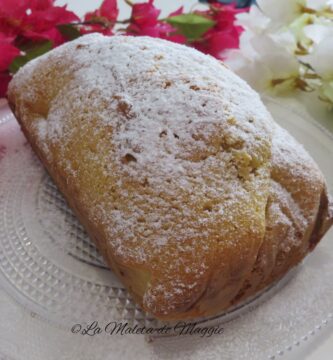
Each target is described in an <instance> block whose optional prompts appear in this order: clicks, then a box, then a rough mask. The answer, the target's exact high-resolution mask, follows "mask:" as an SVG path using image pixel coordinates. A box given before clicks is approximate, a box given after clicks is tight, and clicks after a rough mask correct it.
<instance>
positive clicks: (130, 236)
mask: <svg viewBox="0 0 333 360" xmlns="http://www.w3.org/2000/svg"><path fill="white" fill-rule="evenodd" d="M40 79H42V81H43V84H41V83H40V82H41V80H40ZM44 82H45V86H44ZM36 83H37V84H38V83H39V85H36V86H32V84H36ZM44 87H45V92H43V94H42V95H41V94H40V88H44ZM11 88H12V90H15V88H23V89H24V91H21V96H22V99H20V101H21V102H22V103H24V104H27V105H29V107H30V108H31V107H32V108H35V112H36V114H37V115H36V116H35V117H34V119H33V125H31V126H32V131H34V132H35V133H36V138H37V140H36V141H37V143H38V145H39V147H40V148H41V149H42V151H43V152H44V156H45V157H46V158H47V159H48V162H49V163H50V166H51V167H54V169H56V171H57V172H58V173H62V174H65V175H66V181H67V184H68V186H71V187H72V188H71V191H72V192H73V193H75V194H76V197H77V198H78V200H79V201H80V203H81V204H82V206H83V208H84V211H85V212H86V213H87V216H88V217H89V218H90V219H91V221H92V222H94V224H97V225H98V226H99V227H100V228H101V229H102V231H103V233H104V236H105V237H106V238H107V239H108V240H109V247H110V249H111V250H110V253H111V255H112V257H116V258H117V261H119V262H120V263H123V264H126V265H127V266H130V267H131V266H133V267H136V266H140V267H141V268H142V269H144V271H145V272H146V273H147V274H148V275H149V276H150V275H151V274H153V275H154V276H153V278H151V280H150V282H149V284H148V288H147V289H146V292H145V295H144V300H143V301H144V305H145V306H146V308H147V309H148V310H151V311H152V312H159V313H160V314H161V313H162V314H163V313H170V312H172V311H173V310H177V309H179V306H180V304H179V300H177V299H179V298H181V299H182V300H181V302H182V304H183V306H187V307H188V306H190V305H191V304H192V303H193V302H195V301H196V299H198V298H199V297H200V296H201V295H202V293H203V291H204V290H205V288H206V286H207V282H208V279H209V277H210V276H211V274H212V272H214V271H216V272H220V273H221V274H223V272H224V271H227V270H226V269H227V268H226V267H223V266H226V261H225V260H223V259H224V256H225V255H224V254H225V253H227V252H228V251H230V254H235V255H234V256H235V258H234V259H231V258H229V259H228V261H230V263H231V264H233V266H234V267H235V268H237V269H238V270H239V268H241V269H242V266H243V267H244V268H243V269H242V271H243V272H244V273H246V272H248V271H249V270H250V268H249V264H252V263H253V262H254V260H255V257H256V254H257V250H258V248H259V246H260V244H261V242H262V239H263V236H264V232H265V207H266V202H267V198H268V194H269V187H270V166H271V138H272V130H273V129H274V123H273V121H272V118H271V116H270V114H269V113H268V112H267V110H266V109H265V107H264V105H263V104H262V102H261V101H260V98H259V96H258V94H256V93H255V92H254V91H253V90H252V89H250V87H249V86H248V85H247V84H246V83H245V82H244V81H242V80H241V79H239V78H238V77H237V76H236V75H234V74H233V73H232V72H231V71H229V70H228V69H227V68H226V67H225V66H224V65H223V64H222V63H220V62H219V61H217V60H216V59H213V58H211V57H209V56H206V55H203V54H201V53H199V52H197V51H196V50H193V49H191V48H187V47H184V46H181V45H177V44H172V43H168V42H166V41H163V40H160V39H152V38H146V37H140V38H133V37H121V36H113V37H104V36H102V35H99V34H94V35H89V36H84V37H82V38H80V39H78V40H76V41H73V42H71V43H68V44H66V45H64V46H62V47H59V48H57V49H55V50H54V51H52V52H51V53H49V54H46V55H45V56H43V57H41V58H39V59H37V60H35V61H32V62H31V63H29V64H28V65H27V66H25V67H24V68H23V69H22V70H20V72H19V73H18V75H17V76H16V77H15V79H14V81H13V82H12V84H11ZM25 116H26V115H25V114H24V113H23V112H22V118H23V121H24V120H25V118H24V117H25ZM279 149H280V147H279V140H278V139H277V146H276V149H275V153H276V154H277V157H276V158H275V159H276V162H277V163H279V164H280V165H281V168H283V164H284V163H283V161H284V158H283V154H282V153H280V152H279V151H280V150H279ZM297 151H298V150H297ZM295 162H297V161H296V160H295ZM301 163H302V164H303V160H302V161H301ZM297 169H300V170H299V171H300V172H302V170H301V167H300V166H298V167H297ZM297 211H301V210H297ZM302 216H303V215H302V214H300V218H302ZM280 220H281V219H280ZM286 221H287V220H286ZM230 249H233V250H234V251H233V252H231V250H230ZM236 254H237V256H236ZM246 256H247V257H248V258H246ZM252 258H253V259H252ZM242 259H243V260H242ZM244 259H247V261H245V260H244ZM162 269H163V270H162ZM228 271H231V272H232V271H233V268H232V266H231V268H228ZM239 271H241V270H239ZM225 276H226V277H227V276H228V274H227V273H225ZM157 308H158V309H157Z"/></svg>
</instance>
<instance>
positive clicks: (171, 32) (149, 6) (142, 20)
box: [126, 0, 186, 44]
mask: <svg viewBox="0 0 333 360" xmlns="http://www.w3.org/2000/svg"><path fill="white" fill-rule="evenodd" d="M182 12H183V7H180V8H179V9H178V10H176V11H175V12H173V13H171V14H170V15H169V17H170V16H176V15H180V14H182ZM160 13H161V10H159V9H157V8H156V7H155V6H154V0H149V2H148V3H139V4H134V5H133V7H132V15H131V23H130V25H129V26H128V27H127V29H126V31H127V33H128V34H131V35H138V36H151V37H155V38H161V39H166V40H170V41H173V42H177V43H182V44H183V43H185V42H186V38H185V37H184V36H183V35H179V34H177V32H176V29H175V28H174V27H172V26H171V25H170V24H167V23H165V22H163V21H159V20H158V17H159V15H160Z"/></svg>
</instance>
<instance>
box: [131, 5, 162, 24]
mask: <svg viewBox="0 0 333 360" xmlns="http://www.w3.org/2000/svg"><path fill="white" fill-rule="evenodd" d="M160 13H161V10H159V9H157V8H156V7H155V6H154V0H149V1H148V3H139V4H134V5H133V7H132V16H131V23H132V24H134V25H136V26H138V27H151V26H154V25H156V24H157V22H158V17H159V15H160Z"/></svg>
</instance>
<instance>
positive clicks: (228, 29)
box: [193, 3, 248, 59]
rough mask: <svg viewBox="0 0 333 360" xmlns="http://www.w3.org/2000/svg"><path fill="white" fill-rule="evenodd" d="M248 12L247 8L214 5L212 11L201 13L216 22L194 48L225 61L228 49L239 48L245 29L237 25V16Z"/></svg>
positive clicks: (232, 5) (194, 44)
mask: <svg viewBox="0 0 333 360" xmlns="http://www.w3.org/2000/svg"><path fill="white" fill-rule="evenodd" d="M245 11H248V9H247V8H243V9H237V8H236V5H235V4H231V5H222V4H219V3H214V4H212V7H211V9H210V10H207V11H202V12H200V14H201V15H204V16H207V17H209V18H211V19H212V20H214V21H215V23H216V24H215V26H214V27H213V28H212V29H210V30H208V31H207V32H206V33H205V34H204V36H203V38H202V39H201V40H199V41H196V42H195V43H193V46H194V47H195V48H196V49H198V50H200V51H202V52H204V53H206V54H210V55H212V56H214V57H216V58H219V59H223V57H224V52H225V50H227V49H234V48H238V47H239V37H240V34H241V33H242V31H243V28H242V27H240V26H237V25H235V20H236V15H237V14H239V13H242V12H245Z"/></svg>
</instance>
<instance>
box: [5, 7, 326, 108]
mask: <svg viewBox="0 0 333 360" xmlns="http://www.w3.org/2000/svg"><path fill="white" fill-rule="evenodd" d="M120 2H123V3H126V4H127V6H128V7H129V8H130V16H129V17H128V18H120V16H119V3H120ZM92 32H99V33H102V34H105V35H107V36H113V35H115V34H117V35H133V36H152V37H158V38H162V39H166V40H169V41H173V42H177V43H181V44H185V45H187V46H192V47H194V48H196V49H197V50H199V51H202V52H204V53H206V54H209V55H212V56H214V57H216V58H218V59H220V60H223V61H225V62H226V63H227V64H228V65H229V66H230V67H231V68H232V69H233V70H234V71H235V72H237V73H238V74H239V75H240V76H241V77H243V78H244V79H245V80H246V81H248V82H249V83H250V85H251V86H253V87H254V88H255V89H256V90H258V91H260V92H265V93H270V94H273V95H275V96H283V95H285V94H288V93H298V92H307V93H312V94H315V96H316V97H317V98H319V99H320V100H321V102H322V105H323V106H326V107H327V108H332V106H333V0H257V1H256V2H255V1H251V0H238V1H232V0H219V1H217V0H213V1H209V0H206V1H204V0H200V1H198V2H197V4H194V6H192V8H191V9H190V10H189V11H187V12H186V11H184V8H183V7H179V8H175V9H174V11H172V12H171V13H170V14H167V16H161V9H160V8H158V6H157V5H156V4H155V2H154V0H147V1H132V0H118V1H117V0H104V1H103V2H102V4H101V6H100V7H99V8H97V9H95V10H94V11H91V12H88V13H86V14H85V15H84V16H82V17H79V16H77V15H76V14H75V13H74V12H72V11H70V10H68V9H67V7H66V6H59V5H57V4H56V2H55V1H54V0H17V1H13V0H0V97H3V96H5V95H6V91H7V86H8V82H9V81H10V79H11V77H12V76H13V74H15V72H16V71H18V69H19V68H20V67H21V66H24V64H26V63H27V62H28V61H30V60H32V59H34V58H36V57H38V56H40V55H42V54H44V53H46V52H47V51H50V50H51V49H52V48H54V47H57V46H59V45H61V44H63V43H65V42H67V41H71V40H73V39H76V38H77V37H79V36H82V35H84V34H88V33H92Z"/></svg>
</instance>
